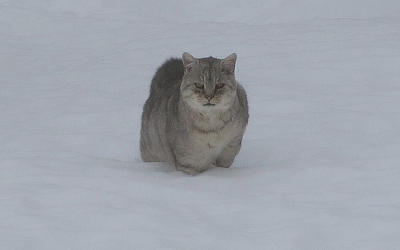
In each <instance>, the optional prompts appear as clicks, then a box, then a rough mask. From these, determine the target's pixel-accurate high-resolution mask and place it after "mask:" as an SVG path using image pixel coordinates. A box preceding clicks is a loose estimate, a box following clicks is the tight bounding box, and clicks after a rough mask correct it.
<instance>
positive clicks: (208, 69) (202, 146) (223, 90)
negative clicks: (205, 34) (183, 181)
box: [140, 52, 249, 175]
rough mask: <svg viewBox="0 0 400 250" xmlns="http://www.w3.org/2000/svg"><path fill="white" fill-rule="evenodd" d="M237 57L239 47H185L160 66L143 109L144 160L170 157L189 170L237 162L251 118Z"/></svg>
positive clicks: (190, 171) (199, 170)
mask: <svg viewBox="0 0 400 250" xmlns="http://www.w3.org/2000/svg"><path fill="white" fill-rule="evenodd" d="M236 59H237V56H236V54H235V53H233V54H231V55H229V56H228V57H226V58H225V59H217V58H213V57H208V58H201V59H196V58H194V57H193V56H192V55H190V54H189V53H187V52H185V53H183V55H182V59H177V58H171V59H169V60H167V61H166V62H165V63H164V64H162V65H161V66H160V67H159V68H158V70H157V71H156V73H155V75H154V77H153V79H152V82H151V86H150V96H149V98H148V99H147V101H146V103H145V105H144V107H143V113H142V126H141V132H140V151H141V156H142V159H143V161H145V162H169V163H172V164H175V167H176V169H177V170H180V171H183V172H185V173H187V174H189V175H196V174H198V173H201V172H203V171H205V170H207V169H210V168H211V167H212V165H216V166H217V167H223V168H229V167H230V166H231V165H232V163H233V160H234V158H235V156H236V155H237V154H238V152H239V150H240V147H241V144H242V137H243V134H244V132H245V129H246V125H247V123H248V119H249V113H248V104H247V97H246V92H245V90H244V89H243V87H242V86H241V85H239V83H238V82H237V81H236V80H235V65H236Z"/></svg>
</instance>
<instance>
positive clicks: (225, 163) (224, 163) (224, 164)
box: [216, 158, 233, 168]
mask: <svg viewBox="0 0 400 250" xmlns="http://www.w3.org/2000/svg"><path fill="white" fill-rule="evenodd" d="M232 163H233V159H223V158H218V159H217V161H216V165H217V167H220V168H229V167H230V166H231V165H232Z"/></svg>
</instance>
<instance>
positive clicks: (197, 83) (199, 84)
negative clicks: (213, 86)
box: [194, 82, 204, 89]
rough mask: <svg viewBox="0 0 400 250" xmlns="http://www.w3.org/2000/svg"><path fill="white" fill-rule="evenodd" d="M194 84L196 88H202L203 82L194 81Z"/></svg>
mask: <svg viewBox="0 0 400 250" xmlns="http://www.w3.org/2000/svg"><path fill="white" fill-rule="evenodd" d="M194 86H196V88H198V89H204V84H202V83H199V82H196V83H195V84H194Z"/></svg>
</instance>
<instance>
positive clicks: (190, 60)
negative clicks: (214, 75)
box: [182, 52, 197, 72]
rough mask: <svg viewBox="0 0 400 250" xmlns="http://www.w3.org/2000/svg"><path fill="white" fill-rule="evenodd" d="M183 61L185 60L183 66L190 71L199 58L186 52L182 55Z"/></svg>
mask: <svg viewBox="0 0 400 250" xmlns="http://www.w3.org/2000/svg"><path fill="white" fill-rule="evenodd" d="M182 61H183V66H184V67H185V70H186V71H188V72H190V71H191V70H192V68H193V66H194V65H195V64H196V62H197V59H196V58H194V57H193V56H192V55H191V54H189V53H187V52H185V53H183V55H182Z"/></svg>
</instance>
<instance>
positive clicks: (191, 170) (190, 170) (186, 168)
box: [176, 164, 202, 175]
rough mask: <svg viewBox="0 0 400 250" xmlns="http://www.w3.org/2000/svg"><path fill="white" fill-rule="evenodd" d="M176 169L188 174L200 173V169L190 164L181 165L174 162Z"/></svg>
mask: <svg viewBox="0 0 400 250" xmlns="http://www.w3.org/2000/svg"><path fill="white" fill-rule="evenodd" d="M176 169H177V170H179V171H182V172H185V173H187V174H188V175H197V174H200V173H201V172H202V171H199V170H197V169H195V168H193V167H191V166H183V165H180V164H176Z"/></svg>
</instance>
